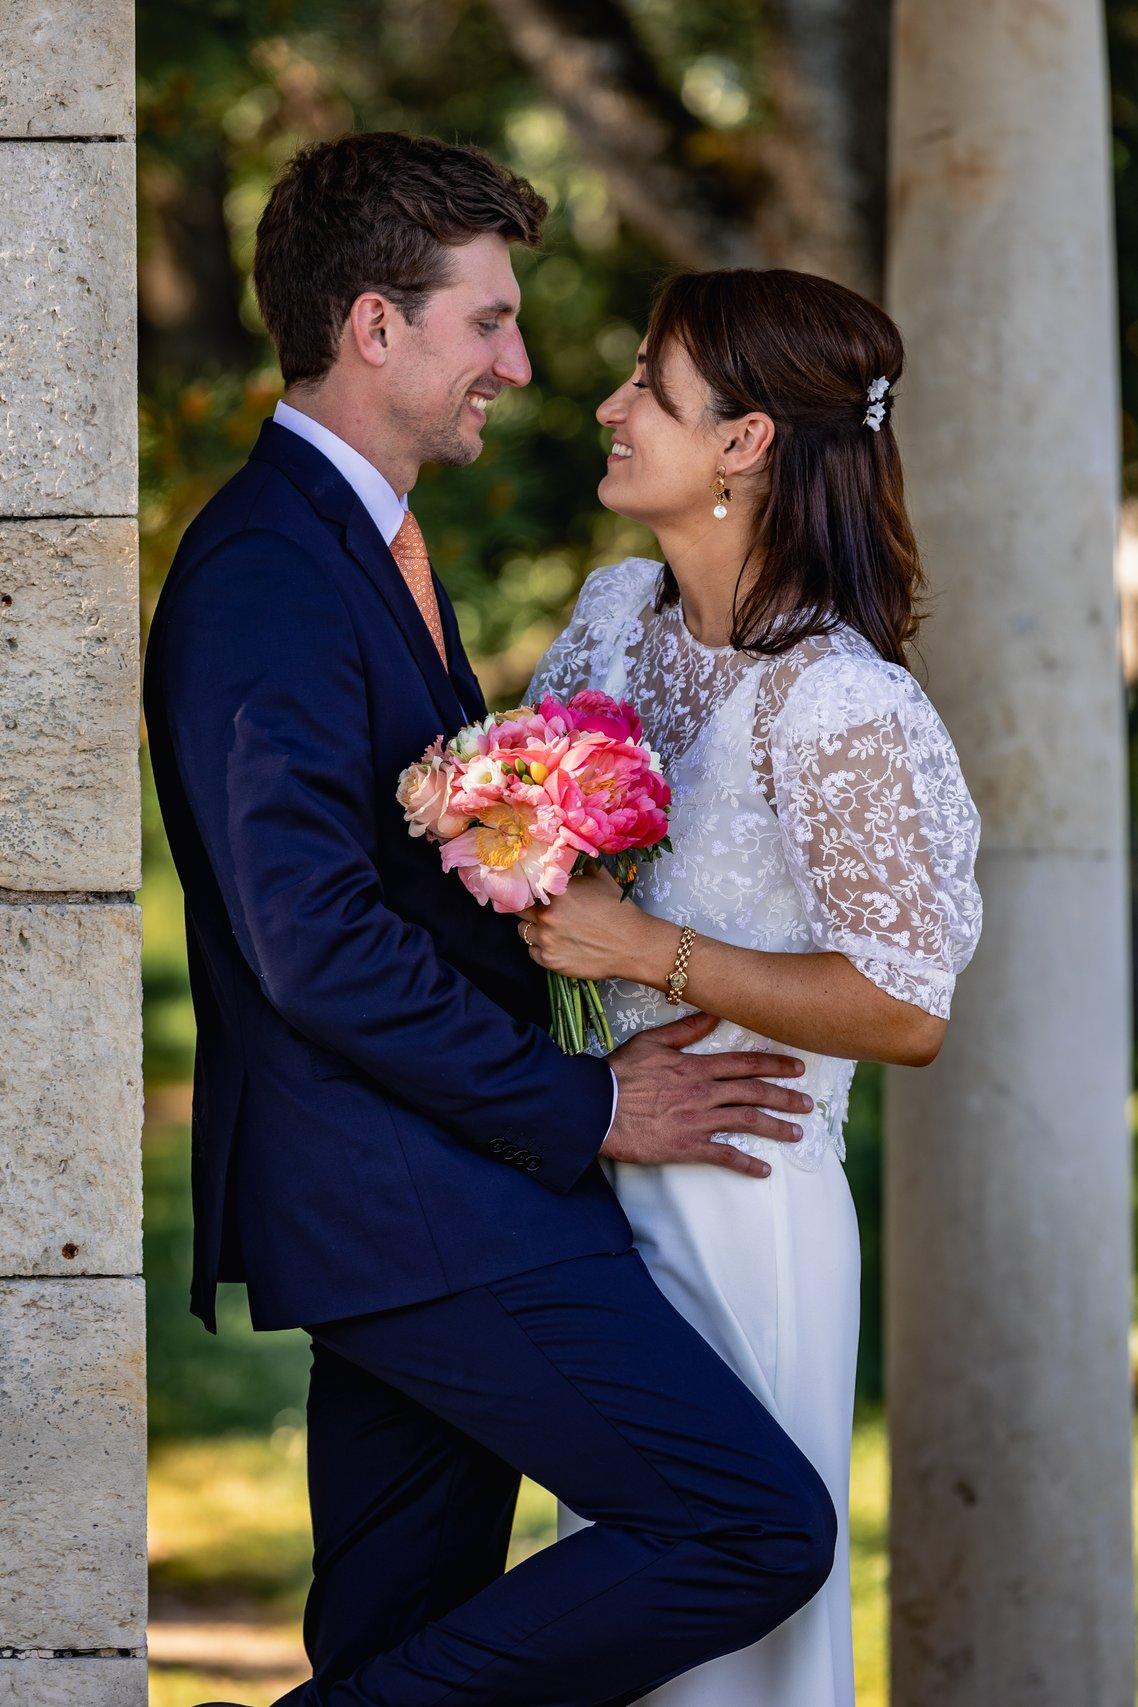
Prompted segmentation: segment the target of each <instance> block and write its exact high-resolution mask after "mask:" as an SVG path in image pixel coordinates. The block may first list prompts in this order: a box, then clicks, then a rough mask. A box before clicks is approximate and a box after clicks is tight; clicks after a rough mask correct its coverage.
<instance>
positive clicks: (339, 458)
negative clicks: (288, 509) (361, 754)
mask: <svg viewBox="0 0 1138 1707" xmlns="http://www.w3.org/2000/svg"><path fill="white" fill-rule="evenodd" d="M273 420H274V421H276V422H277V424H278V425H279V426H281V427H287V428H288V429H289V431H290V432H293V433H299V434H300V436H301V438H302V439H307V440H308V442H309V444H310V445H315V446H316V449H317V450H319V451H323V453H324V455H325V456H326V457H327V458H328V461H329V462H330V463H332V464H333V466H334V467H336V468H338V469H339V471H340V473H341V474H342V475H343V476H344V479H345V480H346V481H347V482H348V485H349V486H350V487H351V488H352V490H353V492H355V494H356V496H357V497H358V498H359V500H360V502H361V503H362V504H363V506H364V508H365V509H366V510H367V513H368V515H369V516H370V517H371V519H372V521H373V522H374V523H375V525H376V527H377V528H378V529H379V531H380V533H381V534H382V535H383V541H384V544H385V545H390V544H391V542H392V540H393V539H394V538H395V535H396V534H397V533H398V532H399V529H400V528H401V527H402V525H403V518H404V516H405V515H406V514H407V494H406V492H404V494H403V496H402V497H399V496H398V495H397V493H396V492H395V489H394V488H393V487H392V485H391V484H390V482H389V481H387V480H385V479H384V477H383V475H382V474H381V473H380V472H379V469H378V468H377V467H376V466H375V464H374V462H369V461H368V459H367V457H366V456H361V455H360V453H359V451H358V450H354V449H353V448H352V446H351V445H350V444H349V443H348V442H347V440H346V439H342V438H341V437H340V435H339V433H334V432H333V431H332V430H331V428H330V427H325V426H323V425H322V424H321V422H319V421H314V420H313V419H312V416H311V415H306V414H305V413H304V412H303V410H301V409H294V408H293V406H292V404H291V403H285V402H284V401H283V400H282V401H281V402H279V403H278V404H277V406H276V408H275V409H274V410H273ZM609 1072H610V1073H612V1068H611V1067H610V1068H609ZM618 1095H619V1092H618V1090H617V1083H616V1074H615V1073H612V1117H611V1119H610V1120H609V1132H611V1131H612V1126H613V1121H615V1119H616V1099H617V1096H618ZM605 1137H606V1138H607V1137H608V1132H606V1133H605ZM602 1142H603V1140H602Z"/></svg>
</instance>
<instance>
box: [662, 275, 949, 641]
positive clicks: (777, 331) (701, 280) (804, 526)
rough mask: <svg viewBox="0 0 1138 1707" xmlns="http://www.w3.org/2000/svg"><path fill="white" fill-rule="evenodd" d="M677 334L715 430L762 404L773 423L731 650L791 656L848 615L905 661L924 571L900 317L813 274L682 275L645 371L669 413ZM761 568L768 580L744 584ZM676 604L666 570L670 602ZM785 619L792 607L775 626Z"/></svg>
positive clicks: (669, 295)
mask: <svg viewBox="0 0 1138 1707" xmlns="http://www.w3.org/2000/svg"><path fill="white" fill-rule="evenodd" d="M673 340H674V341H675V342H676V343H678V344H680V345H681V346H682V347H683V349H684V350H685V351H686V352H687V354H688V356H689V357H690V359H691V361H692V363H693V365H694V367H695V369H696V372H697V373H698V374H699V375H700V376H701V377H702V379H703V380H704V381H705V383H706V385H707V387H708V389H709V392H710V401H709V408H710V411H711V415H712V418H713V419H714V420H715V421H716V422H717V423H718V422H721V421H731V420H735V419H737V418H738V417H739V416H741V415H746V414H748V413H750V411H751V410H754V409H759V410H762V412H763V413H764V414H767V415H769V416H770V417H771V419H772V420H773V421H774V424H775V436H774V441H773V444H772V446H771V449H770V452H769V453H768V459H767V463H766V467H765V487H764V492H763V496H762V497H761V499H760V500H759V502H758V504H757V506H756V512H755V517H754V528H753V532H752V536H751V539H750V543H749V547H748V551H747V556H746V558H745V560H744V563H743V565H742V567H741V569H740V572H739V584H738V586H737V588H736V597H735V609H734V612H733V618H732V633H731V644H732V646H734V647H735V648H736V649H737V650H739V651H746V652H753V653H762V654H768V655H769V654H774V653H780V652H785V651H787V650H788V649H789V648H790V647H791V646H793V645H795V644H796V643H797V642H798V641H800V640H803V639H805V638H806V637H807V636H808V635H811V634H823V633H826V632H828V631H829V630H830V629H832V628H833V627H834V626H835V623H836V622H838V621H844V622H847V623H849V624H850V625H851V626H852V627H853V628H856V629H858V630H860V632H861V633H862V634H863V635H864V636H865V637H866V639H867V640H869V641H870V642H871V644H872V645H873V646H875V647H876V648H877V650H878V652H879V653H880V654H881V656H882V657H883V658H887V659H889V660H891V661H892V662H893V663H898V664H904V665H906V666H907V664H908V660H907V659H906V657H905V654H904V646H905V643H906V642H907V641H909V640H911V639H912V638H913V636H914V635H915V634H916V631H917V628H918V625H919V622H920V613H919V612H918V610H917V608H916V605H917V600H918V597H919V595H920V594H921V592H922V590H923V587H924V575H923V572H922V569H921V561H920V554H919V552H918V550H917V543H916V540H915V539H914V537H913V530H912V527H911V526H910V523H909V518H908V515H907V513H906V510H905V497H904V483H903V477H902V472H901V458H900V455H899V453H898V450H897V441H896V439H895V438H894V435H893V427H892V424H891V420H890V416H891V412H892V403H893V396H894V388H895V386H896V384H897V380H898V379H899V378H900V375H901V367H902V363H903V360H904V350H903V347H902V343H901V334H900V333H899V332H898V330H897V328H896V326H895V325H894V324H893V321H892V320H890V318H889V316H888V315H887V314H885V313H884V312H883V311H882V310H881V309H880V308H877V307H875V306H874V304H873V303H872V302H867V301H866V299H865V298H864V297H862V296H858V295H857V293H856V292H855V291H852V290H847V289H846V288H845V286H844V285H839V284H835V283H833V281H832V280H830V279H823V278H816V277H815V276H814V275H813V274H812V273H797V272H790V271H788V270H786V269H783V268H779V267H772V268H770V269H769V270H767V271H764V272H757V271H754V270H751V269H749V268H736V269H731V270H724V271H722V272H709V273H681V274H679V275H677V276H676V277H674V278H671V279H668V280H666V281H665V283H664V284H663V286H662V287H661V288H660V290H659V292H658V294H657V297H656V300H655V303H654V305H653V309H652V315H651V319H650V321H649V325H648V337H647V343H646V350H645V353H646V358H647V359H646V363H645V378H646V380H647V382H648V384H649V386H650V387H651V389H652V392H653V394H654V396H655V397H656V400H657V402H658V403H659V404H660V406H661V407H662V408H664V409H666V410H667V411H668V413H669V414H671V415H675V413H676V410H675V407H674V405H673V403H672V401H671V399H670V398H669V397H668V395H667V393H666V391H665V389H664V386H663V382H662V379H661V373H662V368H663V355H664V351H665V347H666V346H667V345H668V344H669V342H671V341H673ZM879 377H884V378H886V379H887V380H888V381H889V389H888V391H887V392H886V393H885V397H884V399H883V401H884V404H885V412H884V420H883V421H882V423H881V427H880V430H879V431H877V432H875V431H874V430H873V429H872V427H869V426H867V425H865V424H864V420H865V414H866V409H867V407H868V398H867V395H866V394H867V391H868V388H869V385H870V382H871V381H872V380H874V379H877V378H879ZM736 501H737V500H736ZM708 502H709V506H710V498H709V500H708ZM753 560H757V561H758V562H759V563H760V565H761V568H760V572H759V573H758V574H757V575H755V576H753V577H751V578H750V581H749V584H748V585H744V577H745V571H746V569H747V566H748V564H749V563H751V562H752V561H753ZM678 598H679V587H678V585H677V583H676V578H675V575H674V574H673V573H672V570H671V569H670V568H669V567H668V565H667V564H665V566H664V575H663V579H662V583H661V587H660V592H659V595H658V598H657V609H662V608H663V607H664V606H665V605H668V604H674V603H675V602H676V600H677V599H678ZM780 612H789V613H791V614H790V616H789V620H787V621H786V622H785V623H780V624H779V625H777V626H775V625H774V622H773V619H774V618H775V617H776V616H777V615H778V614H779V613H780Z"/></svg>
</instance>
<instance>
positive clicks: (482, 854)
mask: <svg viewBox="0 0 1138 1707" xmlns="http://www.w3.org/2000/svg"><path fill="white" fill-rule="evenodd" d="M576 858H577V854H576V850H575V849H574V848H572V847H570V846H569V845H568V844H567V843H566V842H564V841H563V840H562V839H561V838H560V837H559V835H558V833H557V825H556V823H553V824H549V823H548V822H545V823H543V821H542V814H541V813H540V812H539V811H538V810H535V809H534V808H533V807H531V806H526V805H524V804H523V803H520V802H506V801H503V802H501V803H500V804H499V805H495V806H487V807H484V808H483V810H482V811H481V812H480V813H479V821H478V823H477V824H475V825H474V826H473V827H472V828H471V829H469V830H467V831H466V832H465V833H464V834H463V835H461V836H456V837H455V838H454V839H453V841H449V842H445V843H444V844H443V848H442V862H443V870H444V871H457V872H458V875H459V877H460V878H461V879H462V881H463V883H465V885H466V887H467V888H468V889H469V890H470V893H471V894H472V895H473V896H474V898H475V900H476V901H478V902H479V903H480V904H481V905H483V906H484V905H485V904H486V902H487V901H489V902H490V905H491V906H492V907H493V909H494V911H495V912H496V913H520V912H521V911H522V910H523V908H525V907H532V906H533V904H534V902H535V901H548V900H549V899H550V897H551V896H553V895H562V894H564V892H565V888H566V885H567V884H568V882H569V873H570V871H571V870H572V868H573V862H574V861H575V859H576Z"/></svg>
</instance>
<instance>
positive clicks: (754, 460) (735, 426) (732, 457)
mask: <svg viewBox="0 0 1138 1707" xmlns="http://www.w3.org/2000/svg"><path fill="white" fill-rule="evenodd" d="M724 433H725V435H726V436H725V438H724V441H723V446H722V451H721V455H720V461H721V462H722V463H723V466H724V468H725V469H726V471H727V475H728V478H730V477H731V476H732V475H734V476H735V477H736V478H738V477H739V476H740V475H742V474H753V473H754V471H755V469H756V468H758V467H759V465H760V464H761V463H762V462H763V461H764V460H765V458H766V455H767V452H768V451H769V450H770V447H771V445H772V444H773V443H774V422H773V421H772V420H771V418H770V416H769V415H764V414H763V413H762V412H761V411H760V410H758V409H755V410H752V412H751V414H749V415H743V416H741V417H740V419H739V420H738V421H732V422H731V424H730V426H728V427H725V428H724Z"/></svg>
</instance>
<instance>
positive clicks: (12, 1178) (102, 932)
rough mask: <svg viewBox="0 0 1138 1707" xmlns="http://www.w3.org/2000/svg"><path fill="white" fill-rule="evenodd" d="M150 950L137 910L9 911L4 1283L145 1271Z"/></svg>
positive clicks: (0, 1236)
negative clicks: (144, 1056)
mask: <svg viewBox="0 0 1138 1707" xmlns="http://www.w3.org/2000/svg"><path fill="white" fill-rule="evenodd" d="M139 944H140V913H139V909H138V908H137V907H136V906H134V905H133V904H132V903H130V902H118V903H111V904H87V905H82V904H78V905H69V904H65V903H50V904H45V905H35V904H27V905H23V904H21V905H12V904H5V905H0V1037H3V1046H2V1047H0V1273H2V1274H5V1275H11V1274H18V1275H19V1274H64V1275H78V1274H84V1273H92V1274H137V1273H138V1272H139V1270H140V1269H141V1266H142V1249H141V1227H140V1222H141V1216H142V1194H141V1179H140V1171H141V1170H140V1152H139V1130H140V1126H141V1119H142V1070H141V1038H140V1023H139V1003H140V989H139ZM2 1434H3V1430H2V1429H0V1436H2ZM3 1634H4V1632H2V1631H0V1636H3ZM52 1646H53V1647H70V1646H73V1644H71V1643H68V1642H59V1641H57V1642H53V1643H52Z"/></svg>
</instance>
